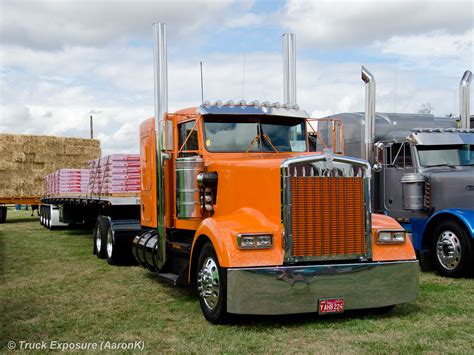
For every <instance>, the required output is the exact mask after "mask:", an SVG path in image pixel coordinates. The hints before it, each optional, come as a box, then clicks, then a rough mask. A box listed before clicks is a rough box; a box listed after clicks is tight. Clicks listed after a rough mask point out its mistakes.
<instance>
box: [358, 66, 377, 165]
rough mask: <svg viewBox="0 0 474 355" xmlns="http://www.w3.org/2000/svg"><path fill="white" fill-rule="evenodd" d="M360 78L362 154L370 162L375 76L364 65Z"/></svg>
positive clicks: (372, 137) (373, 127)
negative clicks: (363, 143) (362, 83)
mask: <svg viewBox="0 0 474 355" xmlns="http://www.w3.org/2000/svg"><path fill="white" fill-rule="evenodd" d="M361 78H362V80H363V81H364V83H365V125H364V126H365V130H364V142H365V149H364V151H363V152H362V154H363V156H364V157H365V160H367V161H368V162H369V163H370V164H372V163H373V145H374V139H375V78H374V76H373V75H372V73H371V72H370V71H368V70H367V68H365V67H364V66H362V67H361Z"/></svg>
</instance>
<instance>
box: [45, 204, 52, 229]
mask: <svg viewBox="0 0 474 355" xmlns="http://www.w3.org/2000/svg"><path fill="white" fill-rule="evenodd" d="M45 224H46V228H48V229H51V207H49V206H48V208H47V209H46V223H45Z"/></svg>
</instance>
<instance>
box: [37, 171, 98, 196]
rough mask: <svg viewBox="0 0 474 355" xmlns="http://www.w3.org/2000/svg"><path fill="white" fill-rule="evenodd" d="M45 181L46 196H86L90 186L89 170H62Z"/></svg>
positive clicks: (50, 175)
mask: <svg viewBox="0 0 474 355" xmlns="http://www.w3.org/2000/svg"><path fill="white" fill-rule="evenodd" d="M44 180H45V191H46V193H45V194H46V196H54V195H64V194H66V195H69V194H75V195H85V194H87V192H88V186H89V169H60V170H56V171H55V172H53V173H51V174H49V175H47V176H46V177H45V179H44Z"/></svg>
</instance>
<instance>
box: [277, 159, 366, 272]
mask: <svg viewBox="0 0 474 355" xmlns="http://www.w3.org/2000/svg"><path fill="white" fill-rule="evenodd" d="M295 174H296V176H303V177H304V176H308V177H314V176H316V177H322V178H324V177H341V178H348V177H361V178H362V179H363V190H364V191H363V194H364V202H363V203H364V208H365V215H364V216H365V246H366V248H365V253H363V254H345V255H341V254H337V255H331V254H330V255H322V256H314V255H310V256H294V255H293V235H292V233H293V232H292V189H291V178H292V177H294V176H295ZM300 174H301V175H300ZM281 198H282V223H283V231H284V232H283V233H284V235H283V243H284V245H283V247H284V262H285V263H298V262H309V261H331V260H368V259H370V258H371V257H372V228H371V226H372V218H371V214H372V205H371V167H370V165H369V163H368V162H367V161H365V160H362V159H357V158H352V157H345V156H338V155H333V154H332V153H331V152H325V153H324V154H318V155H311V156H303V157H296V158H289V159H286V160H284V161H283V162H282V164H281Z"/></svg>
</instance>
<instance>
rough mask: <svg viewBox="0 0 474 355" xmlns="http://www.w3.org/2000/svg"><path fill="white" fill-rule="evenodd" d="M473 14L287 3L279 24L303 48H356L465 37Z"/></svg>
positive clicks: (449, 6) (408, 6) (443, 8)
mask: <svg viewBox="0 0 474 355" xmlns="http://www.w3.org/2000/svg"><path fill="white" fill-rule="evenodd" d="M472 10H473V3H472V2H471V1H432V0H399V1H393V0H379V1H366V0H352V1H347V0H346V1H327V0H326V1H324V0H323V1H300V0H289V1H288V2H287V5H286V7H285V9H284V11H283V14H282V15H281V22H282V24H283V25H284V27H286V28H288V29H289V30H291V31H293V32H295V33H297V34H298V40H299V41H300V42H301V43H303V44H304V45H305V46H311V47H315V48H320V47H326V48H328V47H338V46H352V47H353V46H357V45H361V44H362V45H364V44H369V43H372V42H373V41H375V40H385V39H389V38H391V37H392V36H404V35H412V34H419V33H426V32H432V31H435V30H444V31H446V32H447V33H463V32H465V31H466V30H467V29H470V28H472V26H473V22H472V21H473V18H472V13H473V12H472Z"/></svg>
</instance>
